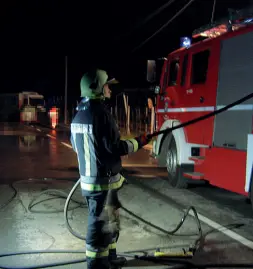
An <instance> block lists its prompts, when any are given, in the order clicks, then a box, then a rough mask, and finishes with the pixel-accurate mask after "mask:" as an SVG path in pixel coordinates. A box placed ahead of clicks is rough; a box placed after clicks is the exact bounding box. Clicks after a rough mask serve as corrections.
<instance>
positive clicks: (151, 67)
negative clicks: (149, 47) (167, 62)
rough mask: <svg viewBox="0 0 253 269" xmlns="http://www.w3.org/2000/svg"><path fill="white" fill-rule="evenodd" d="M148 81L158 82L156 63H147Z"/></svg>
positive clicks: (152, 61) (150, 61)
mask: <svg viewBox="0 0 253 269" xmlns="http://www.w3.org/2000/svg"><path fill="white" fill-rule="evenodd" d="M147 81H148V82H151V83H153V82H156V61H155V60H148V61H147Z"/></svg>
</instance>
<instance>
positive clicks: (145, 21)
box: [136, 0, 175, 28]
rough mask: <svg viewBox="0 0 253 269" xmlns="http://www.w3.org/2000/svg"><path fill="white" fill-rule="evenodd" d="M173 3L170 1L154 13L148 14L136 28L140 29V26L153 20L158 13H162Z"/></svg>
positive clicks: (172, 0) (173, 0)
mask: <svg viewBox="0 0 253 269" xmlns="http://www.w3.org/2000/svg"><path fill="white" fill-rule="evenodd" d="M173 2H175V0H170V1H169V2H167V3H165V4H164V5H162V6H161V7H159V8H158V9H157V10H156V11H154V12H153V13H152V14H150V15H149V16H148V17H147V18H146V19H144V20H143V21H142V22H140V23H139V24H138V25H137V26H136V28H139V27H141V26H142V25H144V24H145V23H147V22H149V21H150V20H151V19H153V18H154V17H155V16H156V15H158V14H159V13H160V12H162V11H163V10H164V9H165V8H167V7H168V6H170V5H171V4H172V3H173Z"/></svg>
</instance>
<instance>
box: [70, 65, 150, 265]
mask: <svg viewBox="0 0 253 269" xmlns="http://www.w3.org/2000/svg"><path fill="white" fill-rule="evenodd" d="M115 82H116V80H114V79H113V80H108V75H107V73H106V71H104V70H100V69H96V70H92V71H90V72H87V73H86V74H85V75H84V76H83V77H82V79H81V82H80V87H81V97H82V98H83V99H82V100H81V102H80V103H79V105H78V106H77V114H76V116H75V117H74V119H73V121H72V123H71V143H72V146H73V149H74V150H75V152H76V153H77V158H78V163H79V174H80V178H81V190H82V195H83V196H84V197H85V198H86V201H87V205H88V210H89V213H88V229H87V235H86V257H87V268H88V269H109V268H119V267H121V266H122V265H123V264H124V263H125V262H126V260H125V259H123V258H118V257H117V254H116V241H117V238H118V236H119V222H118V217H119V216H118V209H119V208H120V202H119V200H118V196H117V191H118V190H119V189H120V188H121V187H122V186H123V184H124V182H125V178H124V177H123V176H122V175H121V174H120V172H121V169H122V166H121V156H124V155H127V154H130V153H133V152H136V151H138V150H139V149H141V148H142V147H143V146H144V145H146V144H147V143H148V142H149V139H148V138H147V136H145V135H142V136H139V137H136V138H135V139H129V140H125V141H123V140H121V139H120V135H119V130H118V128H117V126H116V123H115V121H114V119H113V117H112V115H111V114H110V112H109V111H108V110H107V109H106V106H105V103H104V101H105V100H106V99H107V98H110V97H111V90H110V88H109V87H110V85H111V84H112V83H115Z"/></svg>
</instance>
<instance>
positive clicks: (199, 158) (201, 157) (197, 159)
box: [189, 156, 205, 162]
mask: <svg viewBox="0 0 253 269" xmlns="http://www.w3.org/2000/svg"><path fill="white" fill-rule="evenodd" d="M189 160H192V161H196V162H198V161H203V160H205V156H191V157H189Z"/></svg>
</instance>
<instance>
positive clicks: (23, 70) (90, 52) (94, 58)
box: [0, 0, 250, 96]
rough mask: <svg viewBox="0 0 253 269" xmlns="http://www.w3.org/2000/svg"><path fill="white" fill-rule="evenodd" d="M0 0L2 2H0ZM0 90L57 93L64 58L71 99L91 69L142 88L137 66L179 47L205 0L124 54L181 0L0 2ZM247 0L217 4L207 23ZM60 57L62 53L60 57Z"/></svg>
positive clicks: (207, 4) (208, 8)
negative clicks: (212, 17)
mask: <svg viewBox="0 0 253 269" xmlns="http://www.w3.org/2000/svg"><path fill="white" fill-rule="evenodd" d="M2 2H6V3H5V4H3V3H2ZM2 2H1V4H0V5H1V6H0V12H1V20H2V22H1V28H0V29H1V39H0V40H1V52H2V53H1V60H0V65H1V73H0V74H1V77H0V92H2V93H6V92H19V91H23V90H29V91H38V92H40V93H42V94H45V95H46V96H49V95H63V94H64V55H68V56H69V66H68V68H69V84H68V86H69V92H70V94H71V95H75V96H76V95H78V94H79V81H80V77H81V75H82V74H83V73H84V72H85V71H86V70H87V69H88V68H89V67H91V66H98V67H101V68H106V69H107V70H109V71H110V72H111V74H112V75H115V76H116V77H117V78H118V79H119V80H120V81H121V85H122V87H138V86H141V85H144V83H145V71H146V67H145V63H146V62H145V61H146V60H147V59H150V58H157V57H162V56H166V55H167V54H168V53H169V52H170V51H172V50H174V49H176V48H178V47H179V42H180V37H181V36H190V35H191V34H192V31H193V30H194V29H196V28H199V27H201V26H203V25H205V24H207V23H209V22H210V20H211V13H212V5H213V0H195V1H194V2H193V3H192V4H191V5H190V6H189V7H188V8H187V9H186V10H185V11H184V12H183V13H182V14H181V15H180V16H179V17H178V18H176V19H175V20H174V21H173V22H172V23H171V24H169V25H168V27H166V28H165V29H164V30H163V31H162V32H160V33H159V34H158V35H156V36H155V37H154V38H152V39H151V40H150V41H149V42H148V43H147V44H145V45H144V46H142V47H141V48H140V49H138V50H137V51H135V52H134V53H132V50H133V49H134V48H135V47H136V46H138V45H139V44H140V43H141V42H143V41H144V40H145V39H146V38H148V37H149V36H150V35H152V34H153V33H154V32H155V31H156V30H157V29H158V28H160V27H161V26H162V25H163V24H165V23H166V22H167V21H168V20H169V19H170V18H171V17H172V16H173V15H174V14H175V13H176V12H177V11H179V10H180V9H181V8H182V7H183V6H184V5H185V4H186V3H188V2H189V0H175V1H174V2H173V3H172V4H171V5H170V6H169V7H167V8H166V9H164V10H163V11H162V12H160V13H159V14H158V15H157V16H155V17H153V18H152V19H151V20H150V21H148V22H146V23H143V22H145V19H146V18H148V17H149V16H150V15H151V14H152V13H153V12H154V11H155V10H157V9H158V8H159V7H161V6H162V5H164V4H165V3H167V2H168V0H156V1H150V2H148V1H115V2H113V1H87V0H85V1H74V0H72V1H63V0H61V1H54V0H40V1H39V0H33V1H25V0H24V1H12V0H8V1H2ZM249 3H250V0H230V1H229V0H217V3H216V12H215V18H219V17H221V16H226V15H227V10H228V8H242V7H245V6H247V5H248V4H249ZM61 55H62V56H61Z"/></svg>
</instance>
